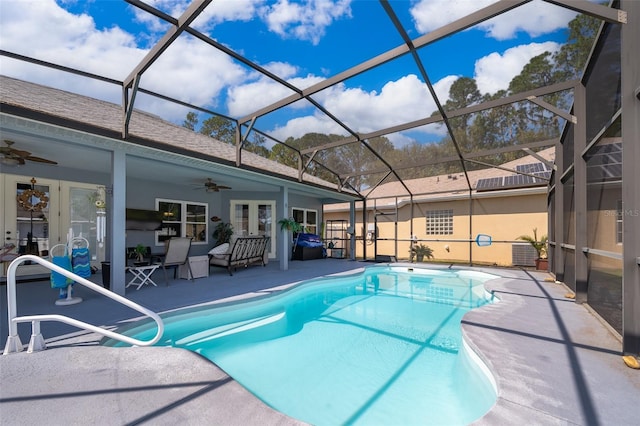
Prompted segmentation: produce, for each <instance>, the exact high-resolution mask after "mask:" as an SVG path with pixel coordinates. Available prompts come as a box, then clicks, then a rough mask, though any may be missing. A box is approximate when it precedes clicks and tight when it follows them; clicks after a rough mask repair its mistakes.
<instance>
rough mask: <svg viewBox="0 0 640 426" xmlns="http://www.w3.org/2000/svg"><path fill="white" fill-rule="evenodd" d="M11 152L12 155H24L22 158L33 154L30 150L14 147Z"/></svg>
mask: <svg viewBox="0 0 640 426" xmlns="http://www.w3.org/2000/svg"><path fill="white" fill-rule="evenodd" d="M10 152H11V155H17V156H18V157H22V158H27V157H28V156H30V155H31V153H30V152H29V151H22V150H19V149H14V148H11V149H10Z"/></svg>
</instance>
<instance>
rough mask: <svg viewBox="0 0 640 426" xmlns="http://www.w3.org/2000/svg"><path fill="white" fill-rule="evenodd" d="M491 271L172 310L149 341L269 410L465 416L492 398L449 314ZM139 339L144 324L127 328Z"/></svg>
mask: <svg viewBox="0 0 640 426" xmlns="http://www.w3.org/2000/svg"><path fill="white" fill-rule="evenodd" d="M491 278H495V277H494V276H492V275H489V274H484V273H480V272H473V271H462V270H457V271H456V270H424V269H418V268H414V269H410V268H406V267H404V268H403V267H386V266H385V267H380V266H375V267H369V268H366V269H365V271H364V272H363V273H360V274H357V275H352V276H339V277H334V278H331V279H319V280H313V281H310V282H308V283H304V284H302V285H299V286H296V287H295V288H293V289H291V290H288V291H286V292H284V293H281V294H278V295H277V296H272V297H268V298H263V299H260V300H258V301H249V302H244V303H241V304H234V305H227V306H223V307H206V308H202V307H200V308H197V309H188V310H182V311H178V312H173V313H171V314H170V315H168V316H165V317H164V320H165V325H166V329H165V334H164V335H163V338H162V340H161V342H160V343H159V345H171V346H175V347H181V348H186V349H189V350H192V351H195V352H197V353H199V354H201V355H203V356H204V357H206V358H208V359H210V360H211V361H213V362H215V363H216V364H217V365H218V366H220V367H221V368H222V369H223V370H225V371H226V372H227V373H228V374H229V375H230V376H231V377H233V378H234V379H235V380H236V381H238V382H239V383H241V384H242V385H243V386H244V387H245V388H247V389H248V390H250V391H251V392H253V393H254V394H255V395H256V396H257V397H259V398H260V399H262V400H263V401H264V402H265V403H267V404H268V405H270V406H271V407H273V408H275V409H277V410H278V411H281V412H283V413H285V414H287V415H289V416H291V417H294V418H296V419H299V420H302V421H305V422H308V423H311V424H314V425H317V426H322V425H341V424H363V425H389V424H402V425H412V424H416V425H417V424H420V425H426V424H434V425H449V424H450V425H459V424H468V423H470V422H472V421H474V420H476V419H478V418H479V417H481V416H482V415H484V414H485V413H486V412H487V411H488V410H489V409H490V408H491V406H492V405H493V404H494V402H495V399H496V392H495V385H494V384H493V383H492V379H491V378H490V377H488V374H486V373H485V372H483V371H486V369H485V370H483V368H480V367H481V366H479V365H478V362H476V361H475V358H476V357H475V355H474V354H473V353H472V352H471V351H470V350H469V349H465V346H466V345H464V344H463V342H462V337H461V329H460V320H461V319H462V316H463V315H464V314H465V313H466V312H468V311H469V310H470V309H473V308H476V307H479V306H482V305H485V304H487V303H491V298H490V295H489V294H488V293H487V292H486V291H485V290H484V286H483V284H482V283H483V282H484V281H486V280H488V279H491ZM126 334H129V335H135V336H136V337H138V338H142V339H144V338H150V337H152V336H153V335H154V334H155V328H154V327H153V326H151V325H148V324H147V325H142V326H140V327H137V328H134V329H132V330H129V332H128V333H126Z"/></svg>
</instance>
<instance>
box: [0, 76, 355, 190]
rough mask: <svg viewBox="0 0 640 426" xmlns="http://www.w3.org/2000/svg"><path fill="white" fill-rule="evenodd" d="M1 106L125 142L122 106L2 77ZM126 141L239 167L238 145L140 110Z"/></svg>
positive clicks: (247, 162)
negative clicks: (207, 158) (237, 164)
mask: <svg viewBox="0 0 640 426" xmlns="http://www.w3.org/2000/svg"><path fill="white" fill-rule="evenodd" d="M0 101H1V103H2V110H3V112H9V113H11V107H16V108H18V109H20V110H21V111H22V112H24V111H29V112H31V113H32V115H33V117H34V118H36V119H38V120H41V121H47V122H50V123H51V124H57V125H62V126H65V127H70V128H75V129H79V130H85V131H88V132H91V133H95V134H99V135H102V136H106V137H111V138H116V139H121V140H122V138H121V135H122V128H123V111H122V107H121V106H120V105H117V104H113V103H110V102H106V101H102V100H99V99H95V98H91V97H87V96H83V95H78V94H75V93H71V92H67V91H64V90H59V89H54V88H51V87H47V86H43V85H39V84H35V83H30V82H27V81H23V80H18V79H15V78H11V77H7V76H2V75H0ZM124 141H126V142H131V143H138V144H142V145H147V146H152V147H154V148H158V149H161V150H165V151H173V152H176V148H177V149H178V150H179V153H185V152H184V151H190V152H191V153H192V154H195V153H197V154H200V156H202V155H204V158H205V159H206V157H210V158H212V159H215V160H218V161H222V162H225V163H227V164H235V162H236V147H235V146H234V145H230V144H227V143H224V142H221V141H218V140H216V139H213V138H211V137H209V136H206V135H203V134H201V133H198V132H194V131H192V130H189V129H187V128H185V127H182V126H178V125H176V124H173V123H170V122H168V121H165V120H163V119H161V118H160V117H158V116H155V115H153V114H149V113H146V112H143V111H139V110H135V109H134V111H133V113H132V114H131V120H130V124H129V137H127V138H126V139H124ZM187 154H188V152H187ZM242 165H243V166H244V167H247V168H250V169H258V170H261V171H264V172H266V173H268V174H275V175H280V176H283V177H287V178H289V179H290V180H291V179H294V180H297V178H298V170H297V169H294V168H292V167H289V166H286V165H283V164H281V163H278V162H275V161H273V160H269V159H267V158H264V157H261V156H259V155H257V154H254V153H252V152H249V151H246V150H243V151H242ZM303 180H304V182H306V183H312V184H315V185H319V186H323V187H327V188H330V189H334V190H335V189H338V187H337V185H336V184H334V183H331V182H327V181H325V180H323V179H319V178H316V177H314V176H312V175H309V174H304V175H303ZM346 192H350V191H346Z"/></svg>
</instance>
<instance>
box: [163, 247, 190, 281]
mask: <svg viewBox="0 0 640 426" xmlns="http://www.w3.org/2000/svg"><path fill="white" fill-rule="evenodd" d="M190 248H191V238H182V237H174V238H171V239H169V240H167V241H166V250H165V255H164V259H162V262H161V263H160V267H161V268H162V270H163V271H164V279H165V281H166V283H167V286H169V277H168V275H167V269H169V268H173V278H174V279H175V278H176V274H177V271H178V267H180V266H182V265H187V268H189V277H190V279H191V281H193V280H194V278H193V273H192V272H191V265H190V264H189V249H190Z"/></svg>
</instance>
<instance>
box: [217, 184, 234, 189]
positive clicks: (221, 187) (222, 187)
mask: <svg viewBox="0 0 640 426" xmlns="http://www.w3.org/2000/svg"><path fill="white" fill-rule="evenodd" d="M217 188H218V189H231V187H230V186H224V185H218V186H217Z"/></svg>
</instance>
